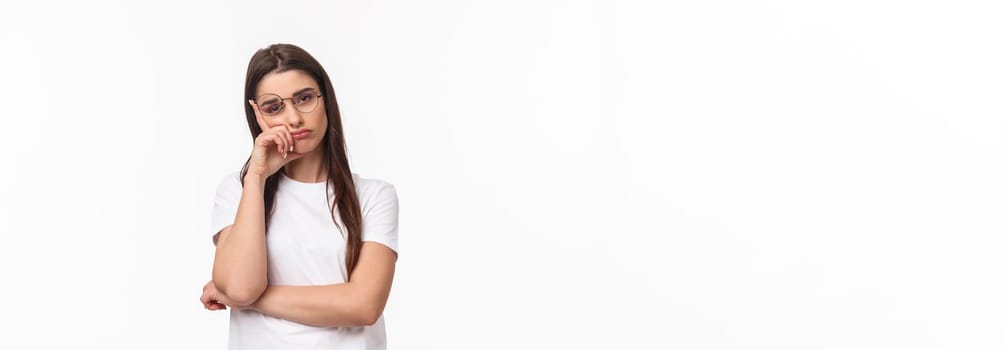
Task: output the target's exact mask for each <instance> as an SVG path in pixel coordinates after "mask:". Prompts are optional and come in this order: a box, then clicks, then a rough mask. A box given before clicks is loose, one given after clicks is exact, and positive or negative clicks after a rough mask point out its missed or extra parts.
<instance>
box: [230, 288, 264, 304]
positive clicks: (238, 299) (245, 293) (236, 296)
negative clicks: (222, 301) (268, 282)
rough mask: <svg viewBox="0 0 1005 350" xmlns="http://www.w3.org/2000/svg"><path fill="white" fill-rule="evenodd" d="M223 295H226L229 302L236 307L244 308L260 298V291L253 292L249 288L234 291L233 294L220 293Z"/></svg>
mask: <svg viewBox="0 0 1005 350" xmlns="http://www.w3.org/2000/svg"><path fill="white" fill-rule="evenodd" d="M220 293H223V295H226V296H227V298H229V299H230V301H232V302H234V304H236V305H237V306H241V307H246V306H250V305H251V304H254V303H255V302H256V301H258V297H260V296H262V291H259V290H254V289H250V288H243V289H238V290H235V291H234V292H231V293H227V292H224V291H222V290H221V291H220Z"/></svg>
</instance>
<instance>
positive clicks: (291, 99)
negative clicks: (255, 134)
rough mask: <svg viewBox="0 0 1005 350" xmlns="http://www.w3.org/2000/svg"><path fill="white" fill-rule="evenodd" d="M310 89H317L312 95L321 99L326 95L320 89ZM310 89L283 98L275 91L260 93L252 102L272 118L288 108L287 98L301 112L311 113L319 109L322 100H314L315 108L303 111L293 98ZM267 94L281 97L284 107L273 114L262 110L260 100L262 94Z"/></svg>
mask: <svg viewBox="0 0 1005 350" xmlns="http://www.w3.org/2000/svg"><path fill="white" fill-rule="evenodd" d="M309 90H314V91H315V93H314V94H311V95H310V96H312V97H314V98H317V99H320V98H321V97H323V96H324V94H322V93H321V92H320V91H317V89H314V88H310V89H309ZM309 90H308V91H304V92H301V93H299V94H294V95H293V97H286V98H283V97H282V96H279V94H274V93H271V92H266V93H264V94H261V95H258V97H255V99H254V100H253V101H252V102H254V103H255V106H256V107H258V110H259V111H261V112H262V115H263V116H265V117H270V118H271V117H275V116H278V115H279V113H281V112H282V111H283V109H285V108H286V100H290V104H292V105H293V109H296V110H298V111H300V113H310V112H313V111H314V110H315V109H318V106H320V105H321V101H320V100H318V101H315V102H314V108H311V110H309V111H302V110H300V108H297V103H296V102H295V101H293V99H294V98H296V97H297V96H302V94H305V93H308V92H310V91H309ZM265 95H272V96H275V97H277V98H279V102H280V105H281V106H282V107H280V108H279V110H278V111H276V112H275V113H273V114H268V113H267V112H265V111H264V110H262V106H260V105H259V104H258V101H259V100H260V99H261V98H262V96H265Z"/></svg>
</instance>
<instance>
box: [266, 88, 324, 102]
mask: <svg viewBox="0 0 1005 350" xmlns="http://www.w3.org/2000/svg"><path fill="white" fill-rule="evenodd" d="M310 90H315V91H317V89H315V88H312V87H305V88H303V89H300V90H297V91H296V92H294V93H293V95H291V96H296V95H299V94H302V93H304V92H307V91H310ZM266 94H273V95H276V96H279V94H276V93H271V92H267V93H264V94H262V95H266ZM274 100H275V99H274V98H272V99H268V100H266V101H264V102H262V103H266V102H271V101H274Z"/></svg>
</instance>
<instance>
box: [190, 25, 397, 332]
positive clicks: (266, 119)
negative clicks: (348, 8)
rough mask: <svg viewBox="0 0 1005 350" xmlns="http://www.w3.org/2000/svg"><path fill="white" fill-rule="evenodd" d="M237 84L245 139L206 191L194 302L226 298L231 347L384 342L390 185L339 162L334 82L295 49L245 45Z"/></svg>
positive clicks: (213, 304) (342, 152)
mask: <svg viewBox="0 0 1005 350" xmlns="http://www.w3.org/2000/svg"><path fill="white" fill-rule="evenodd" d="M244 95H245V99H246V100H247V101H246V102H245V106H244V107H245V108H244V111H245V115H246V117H247V120H248V128H249V129H250V130H251V136H252V138H253V139H254V148H253V150H252V152H251V156H250V157H249V158H248V161H247V162H246V163H245V165H244V168H243V169H241V170H240V171H235V172H233V173H230V174H228V175H227V176H225V177H224V178H223V180H222V181H221V182H220V184H219V186H218V188H217V191H216V200H215V203H214V207H213V220H212V225H213V227H212V231H213V233H214V235H213V243H214V244H215V245H216V255H215V259H214V261H213V278H212V280H211V281H209V283H207V284H206V285H205V287H203V294H202V297H201V301H202V303H203V306H204V307H205V308H207V309H209V310H225V309H227V308H228V307H229V308H230V340H229V347H230V349H384V348H385V343H386V341H385V335H384V319H383V316H382V314H383V310H384V305H385V303H386V302H387V298H388V295H389V294H390V290H391V281H392V279H393V277H394V265H395V262H396V260H397V249H398V247H397V245H398V197H397V193H396V191H395V188H394V186H393V185H391V184H390V183H388V182H386V181H382V180H378V179H369V178H363V177H360V176H359V175H358V174H356V173H353V172H351V171H350V170H349V162H348V159H347V158H346V149H345V138H344V137H343V134H342V119H341V114H340V113H339V108H338V103H337V102H336V100H335V90H334V89H333V88H332V83H331V80H330V79H329V77H328V74H327V73H326V72H325V70H324V69H323V68H322V67H321V64H319V63H318V62H317V60H315V59H314V58H313V57H311V55H310V54H308V53H307V52H306V51H304V50H303V49H301V48H299V47H297V46H294V45H288V44H276V45H272V46H269V47H267V48H265V49H261V50H259V51H258V52H256V53H255V54H254V56H252V57H251V62H250V63H249V64H248V73H247V78H246V80H245V87H244Z"/></svg>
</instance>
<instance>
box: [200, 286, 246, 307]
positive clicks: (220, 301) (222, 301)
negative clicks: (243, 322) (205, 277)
mask: <svg viewBox="0 0 1005 350" xmlns="http://www.w3.org/2000/svg"><path fill="white" fill-rule="evenodd" d="M199 301H201V302H202V307H204V308H206V310H211V311H216V310H226V309H227V307H228V306H230V308H232V309H234V310H242V309H245V307H242V306H238V305H236V304H234V302H233V301H231V300H230V299H228V298H227V296H225V295H223V293H220V291H219V290H217V289H216V285H215V284H213V281H212V280H210V281H209V282H208V283H206V285H205V286H203V287H202V296H201V297H199Z"/></svg>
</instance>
